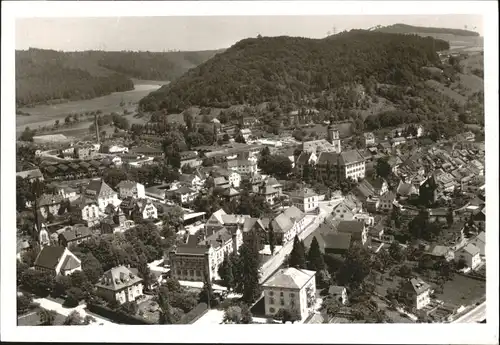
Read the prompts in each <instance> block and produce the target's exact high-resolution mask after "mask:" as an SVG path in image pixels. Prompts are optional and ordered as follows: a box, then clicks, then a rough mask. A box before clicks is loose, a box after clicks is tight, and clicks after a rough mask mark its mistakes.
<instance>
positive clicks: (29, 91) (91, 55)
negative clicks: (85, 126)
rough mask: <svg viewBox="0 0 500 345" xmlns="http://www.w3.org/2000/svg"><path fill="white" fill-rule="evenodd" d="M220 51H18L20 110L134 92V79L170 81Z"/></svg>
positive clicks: (17, 69)
mask: <svg viewBox="0 0 500 345" xmlns="http://www.w3.org/2000/svg"><path fill="white" fill-rule="evenodd" d="M218 52H220V50H210V51H192V52H164V53H157V52H130V51H121V52H104V51H83V52H60V51H54V50H46V49H33V48H31V49H29V50H18V51H16V104H17V106H18V107H22V106H29V105H34V104H39V103H51V102H59V101H66V100H80V99H90V98H94V97H99V96H103V95H106V94H109V93H112V92H116V91H126V90H132V89H133V87H134V85H133V82H132V80H131V79H130V78H137V79H146V80H161V81H170V80H173V79H175V78H177V77H179V76H181V75H182V74H184V73H185V72H186V71H188V70H189V69H191V68H193V67H196V66H197V65H199V64H200V63H202V62H204V61H206V60H208V59H210V58H211V57H212V56H214V55H215V54H216V53H218Z"/></svg>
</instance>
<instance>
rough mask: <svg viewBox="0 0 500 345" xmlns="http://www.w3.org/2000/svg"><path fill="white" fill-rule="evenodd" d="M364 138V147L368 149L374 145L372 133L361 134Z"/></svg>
mask: <svg viewBox="0 0 500 345" xmlns="http://www.w3.org/2000/svg"><path fill="white" fill-rule="evenodd" d="M363 136H364V138H365V146H366V147H370V146H374V145H376V143H375V135H373V133H372V132H367V133H364V134H363Z"/></svg>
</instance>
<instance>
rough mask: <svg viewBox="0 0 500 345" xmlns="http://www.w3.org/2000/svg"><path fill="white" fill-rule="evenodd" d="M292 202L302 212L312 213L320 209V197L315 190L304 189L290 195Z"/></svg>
mask: <svg viewBox="0 0 500 345" xmlns="http://www.w3.org/2000/svg"><path fill="white" fill-rule="evenodd" d="M289 195H290V201H291V202H292V204H293V205H294V206H296V207H297V208H299V209H300V210H301V211H302V212H306V213H308V212H312V211H314V210H316V209H317V208H318V207H319V196H318V194H316V193H315V192H314V191H313V190H311V189H309V188H304V189H302V190H299V191H294V192H292V193H290V194H289Z"/></svg>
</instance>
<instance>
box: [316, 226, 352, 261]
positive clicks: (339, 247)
mask: <svg viewBox="0 0 500 345" xmlns="http://www.w3.org/2000/svg"><path fill="white" fill-rule="evenodd" d="M317 239H318V243H320V249H321V248H322V249H323V252H324V253H325V254H333V255H338V256H342V255H344V254H345V253H347V251H348V250H349V248H350V247H351V244H352V242H353V240H352V234H351V233H345V232H339V233H328V234H322V235H321V236H318V237H317Z"/></svg>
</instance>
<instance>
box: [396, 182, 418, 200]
mask: <svg viewBox="0 0 500 345" xmlns="http://www.w3.org/2000/svg"><path fill="white" fill-rule="evenodd" d="M396 193H397V194H398V195H400V196H401V197H404V198H408V197H410V196H412V195H417V194H418V190H417V189H416V188H415V186H414V185H413V184H411V183H405V182H404V181H403V180H400V181H399V184H398V188H396Z"/></svg>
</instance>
